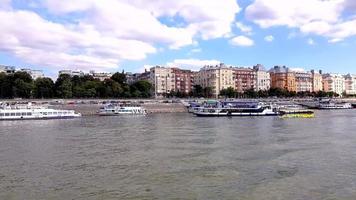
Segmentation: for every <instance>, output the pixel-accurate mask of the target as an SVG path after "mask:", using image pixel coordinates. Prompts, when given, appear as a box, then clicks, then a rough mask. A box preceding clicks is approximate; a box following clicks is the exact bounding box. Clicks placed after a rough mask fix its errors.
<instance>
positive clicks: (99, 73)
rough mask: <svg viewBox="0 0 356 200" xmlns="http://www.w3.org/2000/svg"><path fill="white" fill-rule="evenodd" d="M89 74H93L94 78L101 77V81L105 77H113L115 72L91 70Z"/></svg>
mask: <svg viewBox="0 0 356 200" xmlns="http://www.w3.org/2000/svg"><path fill="white" fill-rule="evenodd" d="M89 75H91V76H93V78H94V79H99V80H100V81H104V80H105V79H109V78H111V76H112V75H113V73H110V72H95V71H93V70H91V71H90V72H89Z"/></svg>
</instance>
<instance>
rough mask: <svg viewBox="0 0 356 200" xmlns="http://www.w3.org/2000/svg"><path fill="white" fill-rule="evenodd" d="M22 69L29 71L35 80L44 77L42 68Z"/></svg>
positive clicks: (22, 70)
mask: <svg viewBox="0 0 356 200" xmlns="http://www.w3.org/2000/svg"><path fill="white" fill-rule="evenodd" d="M20 71H21V72H26V73H28V74H29V75H30V76H31V77H32V79H33V80H36V79H38V78H43V77H44V74H43V71H42V70H33V69H20Z"/></svg>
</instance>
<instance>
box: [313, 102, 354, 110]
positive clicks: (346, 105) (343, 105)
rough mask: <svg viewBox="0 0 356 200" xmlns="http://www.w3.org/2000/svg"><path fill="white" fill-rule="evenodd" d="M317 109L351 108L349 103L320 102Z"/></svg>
mask: <svg viewBox="0 0 356 200" xmlns="http://www.w3.org/2000/svg"><path fill="white" fill-rule="evenodd" d="M318 109H323V110H335V109H352V104H351V103H332V102H329V103H320V104H319V106H318Z"/></svg>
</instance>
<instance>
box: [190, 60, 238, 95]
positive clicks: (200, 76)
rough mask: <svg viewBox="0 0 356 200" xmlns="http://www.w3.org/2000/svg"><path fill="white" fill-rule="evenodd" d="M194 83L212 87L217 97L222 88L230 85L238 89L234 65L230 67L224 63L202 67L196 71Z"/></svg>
mask: <svg viewBox="0 0 356 200" xmlns="http://www.w3.org/2000/svg"><path fill="white" fill-rule="evenodd" d="M194 83H195V84H196V85H200V86H202V87H203V88H206V87H210V88H211V89H212V95H213V96H215V97H218V96H219V93H220V91H221V90H222V89H226V88H229V87H232V88H234V89H236V83H235V80H234V70H233V68H232V67H228V66H226V65H225V64H223V63H221V64H220V65H216V66H205V67H203V68H201V69H200V71H199V72H197V73H196V76H195V81H194Z"/></svg>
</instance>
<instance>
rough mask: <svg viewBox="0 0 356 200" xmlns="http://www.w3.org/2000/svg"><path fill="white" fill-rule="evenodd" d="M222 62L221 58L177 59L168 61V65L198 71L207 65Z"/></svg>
mask: <svg viewBox="0 0 356 200" xmlns="http://www.w3.org/2000/svg"><path fill="white" fill-rule="evenodd" d="M220 63H221V62H220V61H219V60H199V59H176V60H174V61H172V62H168V63H167V66H170V67H180V68H183V69H191V70H195V71H198V70H199V69H200V68H201V67H203V66H205V65H218V64H220Z"/></svg>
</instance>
